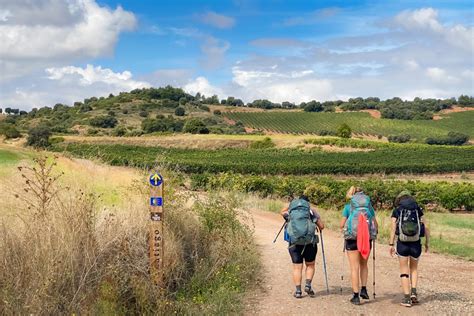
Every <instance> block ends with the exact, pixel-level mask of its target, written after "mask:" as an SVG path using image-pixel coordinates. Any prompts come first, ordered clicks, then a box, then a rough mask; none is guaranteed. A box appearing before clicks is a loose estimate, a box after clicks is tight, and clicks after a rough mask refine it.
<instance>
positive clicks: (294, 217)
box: [281, 195, 324, 298]
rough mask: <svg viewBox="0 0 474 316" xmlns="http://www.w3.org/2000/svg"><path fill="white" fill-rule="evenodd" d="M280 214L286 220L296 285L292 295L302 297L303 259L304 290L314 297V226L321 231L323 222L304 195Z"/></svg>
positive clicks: (315, 245)
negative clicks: (312, 283)
mask: <svg viewBox="0 0 474 316" xmlns="http://www.w3.org/2000/svg"><path fill="white" fill-rule="evenodd" d="M281 215H282V216H283V218H284V219H285V221H286V222H287V225H286V229H285V240H286V241H288V252H289V253H290V257H291V261H292V262H293V282H294V284H295V286H296V291H295V293H294V297H296V298H302V297H303V293H302V291H301V280H302V275H301V274H302V272H303V261H304V263H305V265H306V271H305V276H306V282H305V287H304V291H305V292H306V293H307V294H308V295H309V296H311V297H314V295H315V294H314V291H313V288H312V285H311V282H312V281H313V276H314V266H315V259H316V254H317V252H318V247H317V243H318V241H319V238H318V236H317V235H316V227H317V228H318V229H319V230H320V231H321V230H323V229H324V223H323V222H322V220H321V216H319V214H318V213H316V211H314V210H313V209H311V206H310V204H309V199H308V197H307V196H305V195H301V196H300V197H299V198H297V199H293V200H292V201H291V202H290V205H289V206H288V207H285V208H283V209H282V211H281Z"/></svg>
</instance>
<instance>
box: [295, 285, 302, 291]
mask: <svg viewBox="0 0 474 316" xmlns="http://www.w3.org/2000/svg"><path fill="white" fill-rule="evenodd" d="M296 292H300V293H301V285H297V286H296Z"/></svg>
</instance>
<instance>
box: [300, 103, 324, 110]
mask: <svg viewBox="0 0 474 316" xmlns="http://www.w3.org/2000/svg"><path fill="white" fill-rule="evenodd" d="M322 110H324V108H323V105H322V104H321V102H318V101H315V100H313V101H311V102H308V103H306V105H305V107H304V111H305V112H321V111H322Z"/></svg>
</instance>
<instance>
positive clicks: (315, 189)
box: [304, 184, 332, 205]
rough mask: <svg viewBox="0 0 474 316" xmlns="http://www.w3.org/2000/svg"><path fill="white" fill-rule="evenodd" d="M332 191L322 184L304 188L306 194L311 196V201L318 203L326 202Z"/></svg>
mask: <svg viewBox="0 0 474 316" xmlns="http://www.w3.org/2000/svg"><path fill="white" fill-rule="evenodd" d="M331 193H332V191H331V189H330V188H329V187H327V186H325V185H322V184H312V185H310V186H308V187H307V188H306V189H305V190H304V194H305V195H306V196H307V197H308V198H309V200H310V202H311V203H314V204H317V205H319V204H322V203H324V202H326V200H327V199H328V198H329V196H330V195H331Z"/></svg>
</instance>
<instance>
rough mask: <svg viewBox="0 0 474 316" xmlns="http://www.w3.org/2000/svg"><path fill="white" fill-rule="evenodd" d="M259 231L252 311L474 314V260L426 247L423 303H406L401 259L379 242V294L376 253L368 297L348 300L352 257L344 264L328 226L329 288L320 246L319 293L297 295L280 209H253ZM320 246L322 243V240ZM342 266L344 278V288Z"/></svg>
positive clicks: (315, 282)
mask: <svg viewBox="0 0 474 316" xmlns="http://www.w3.org/2000/svg"><path fill="white" fill-rule="evenodd" d="M253 217H254V220H255V236H256V241H257V245H258V248H259V251H260V253H261V258H262V262H263V264H264V274H263V276H262V282H261V284H260V287H259V289H258V290H257V291H255V292H253V293H251V294H249V299H248V303H247V309H246V314H247V315H349V314H359V315H381V314H382V313H384V314H385V315H401V314H403V315H426V314H436V315H440V314H441V315H446V314H451V315H460V314H463V315H471V314H474V305H473V301H474V262H468V261H464V260H459V259H454V258H450V257H446V256H443V255H438V254H432V253H428V254H425V253H423V255H422V258H421V262H420V272H419V273H420V275H419V285H418V292H419V297H420V300H421V303H420V304H419V305H417V306H413V307H411V308H406V307H402V306H400V305H399V302H400V300H401V298H402V295H401V287H400V281H399V274H400V273H399V270H398V261H397V260H396V259H393V258H391V257H390V256H389V254H388V246H385V245H381V244H377V245H376V260H377V261H376V269H377V270H376V294H377V296H376V300H375V301H374V300H373V298H372V293H373V287H372V280H373V279H372V254H371V258H370V261H369V262H370V263H369V281H368V290H369V293H370V295H371V299H370V300H369V301H365V303H364V304H362V305H360V306H354V305H352V304H351V303H350V302H349V299H350V296H351V292H352V291H351V288H350V281H349V269H348V262H347V258H344V269H342V268H341V267H342V264H343V263H342V256H341V255H342V240H341V238H340V237H339V236H338V234H337V233H335V232H332V231H328V230H325V231H324V246H325V254H326V263H327V269H328V279H329V288H330V294H326V288H325V282H324V273H323V267H322V256H321V254H322V252H321V248H320V247H319V249H318V255H317V258H316V274H315V277H314V280H313V287H314V289H315V292H316V297H315V298H310V297H307V296H306V297H304V298H302V299H298V300H297V299H295V298H293V296H292V294H293V285H292V280H291V261H290V257H289V255H288V250H287V244H286V242H284V241H283V238H282V236H280V237H279V239H278V241H277V242H276V243H275V244H273V243H272V241H273V239H274V237H275V234H276V233H277V231H278V229H279V228H280V227H281V224H282V219H281V217H280V216H279V215H277V214H273V213H269V212H260V211H255V212H253ZM319 246H320V245H319ZM341 271H344V283H343V288H342V295H341V293H340V289H341Z"/></svg>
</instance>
